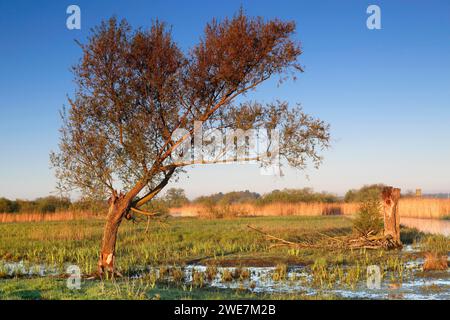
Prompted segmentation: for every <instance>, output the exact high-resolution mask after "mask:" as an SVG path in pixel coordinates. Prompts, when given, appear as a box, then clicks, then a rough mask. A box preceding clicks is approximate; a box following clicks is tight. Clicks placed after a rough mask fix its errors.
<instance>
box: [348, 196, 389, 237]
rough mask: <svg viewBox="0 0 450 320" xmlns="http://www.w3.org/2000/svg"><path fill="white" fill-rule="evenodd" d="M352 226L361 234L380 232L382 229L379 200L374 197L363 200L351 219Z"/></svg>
mask: <svg viewBox="0 0 450 320" xmlns="http://www.w3.org/2000/svg"><path fill="white" fill-rule="evenodd" d="M353 227H354V229H355V230H356V231H357V232H358V233H359V234H361V235H362V236H366V235H368V234H369V233H371V234H378V233H380V232H381V231H382V230H383V219H382V218H381V206H380V202H379V201H378V200H376V199H370V200H367V201H364V202H363V203H362V204H361V207H360V208H359V212H358V214H357V215H356V218H355V220H354V221H353Z"/></svg>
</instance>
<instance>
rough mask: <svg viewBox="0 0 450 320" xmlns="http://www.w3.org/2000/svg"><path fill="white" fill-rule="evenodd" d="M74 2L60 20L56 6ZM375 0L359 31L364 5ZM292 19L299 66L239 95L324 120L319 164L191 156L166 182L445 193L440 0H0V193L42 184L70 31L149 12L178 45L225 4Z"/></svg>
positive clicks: (448, 175)
mask: <svg viewBox="0 0 450 320" xmlns="http://www.w3.org/2000/svg"><path fill="white" fill-rule="evenodd" d="M70 4H76V5H78V6H80V8H81V19H82V22H81V23H82V25H81V30H68V29H67V28H66V26H65V23H66V18H67V16H68V15H67V14H66V8H67V7H68V6H69V5H70ZM370 4H377V5H379V6H380V8H381V24H382V29H381V30H368V29H367V28H366V19H367V17H368V14H367V13H366V8H367V7H368V5H370ZM241 5H242V6H243V7H244V9H245V11H246V12H247V13H248V14H249V15H260V16H263V17H266V18H273V17H278V18H281V19H286V20H294V21H296V23H297V34H296V37H297V38H298V39H299V40H300V41H301V42H302V47H303V50H304V54H303V55H302V56H301V59H300V61H301V63H302V64H303V65H304V66H305V71H306V72H305V73H304V74H302V75H300V77H299V79H298V80H297V81H296V82H289V83H285V84H284V85H282V86H281V87H279V88H277V86H276V84H275V83H274V82H269V83H266V84H264V85H263V86H262V87H261V88H260V89H259V90H258V91H256V92H255V93H253V94H252V95H251V96H249V98H251V99H259V100H262V101H267V102H270V101H273V100H275V99H282V100H288V101H290V102H292V103H296V102H300V103H301V104H302V105H303V107H304V109H305V110H306V111H307V112H308V113H311V114H313V115H315V116H318V117H320V118H322V119H323V120H325V121H327V122H329V123H330V124H331V133H332V138H333V142H332V148H331V149H330V150H328V151H326V152H325V153H324V156H325V161H324V163H323V165H322V167H321V168H320V169H319V170H314V169H310V170H307V171H306V172H297V171H293V170H289V169H286V170H285V173H286V175H285V176H284V177H282V178H276V177H268V176H262V175H260V174H259V169H258V168H257V167H256V166H253V165H222V166H220V165H219V166H217V165H216V166H198V167H195V168H192V169H189V170H188V174H187V175H185V176H183V177H181V179H180V180H179V181H178V182H176V183H173V185H176V186H180V187H183V188H185V189H186V191H187V193H188V195H189V196H191V197H193V196H197V195H200V194H207V193H212V192H218V191H230V190H244V189H250V190H254V191H258V192H267V191H270V190H272V189H275V188H284V187H290V188H300V187H306V186H308V187H313V188H314V189H316V190H318V191H322V190H327V191H331V192H335V193H338V194H343V193H344V192H345V191H346V190H348V189H349V188H356V187H359V186H361V185H363V184H368V183H378V182H384V183H387V184H392V185H396V186H399V187H401V188H402V189H403V190H407V189H415V188H416V187H421V188H423V190H424V192H450V167H449V165H450V148H449V146H450V144H449V140H450V76H449V75H450V59H449V58H450V2H448V1H359V0H358V1H356V0H354V1H287V0H284V1H283V0H280V1H256V0H253V1H251V0H248V1H235V0H230V1H189V2H187V1H80V0H72V1H50V0H49V1H33V2H31V1H22V0H19V1H2V2H1V3H0V57H1V59H0V71H1V72H0V152H1V154H0V196H6V197H9V198H13V199H14V198H34V197H38V196H45V195H48V194H49V193H51V192H52V191H54V186H55V180H54V177H53V173H52V171H51V170H50V168H49V156H48V155H49V152H50V151H51V150H55V149H56V147H57V142H58V128H59V127H60V119H59V115H58V112H59V110H60V109H61V107H62V106H63V105H64V104H65V103H66V100H67V99H66V97H67V95H71V94H72V93H73V90H74V86H73V83H72V75H71V73H70V72H69V68H70V66H71V65H73V64H74V63H76V62H77V60H78V59H79V58H80V49H79V48H78V46H77V45H76V44H75V42H74V39H78V40H80V41H83V40H84V39H85V38H86V37H87V36H88V35H89V29H90V28H91V27H93V26H95V25H97V24H98V23H99V22H100V21H101V20H102V19H107V18H109V17H110V16H111V15H117V16H118V17H119V18H126V19H127V20H128V21H129V22H130V23H131V24H132V25H133V26H135V27H138V26H148V25H149V24H150V22H151V20H152V19H155V18H159V19H160V20H164V21H166V22H168V23H169V24H171V25H172V26H173V35H174V38H175V39H176V41H177V42H178V43H179V45H180V46H181V47H182V48H183V49H184V50H188V49H189V48H190V47H191V46H192V45H194V44H195V43H196V42H197V41H198V39H199V37H200V36H201V34H202V31H203V28H204V25H205V23H206V22H208V21H209V20H210V19H211V18H213V17H217V18H221V17H224V16H230V15H232V14H233V13H235V12H236V11H237V10H238V9H239V7H240V6H241Z"/></svg>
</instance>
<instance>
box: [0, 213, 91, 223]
mask: <svg viewBox="0 0 450 320" xmlns="http://www.w3.org/2000/svg"><path fill="white" fill-rule="evenodd" d="M95 217H98V215H95V214H93V213H92V212H87V211H80V212H78V211H60V212H54V213H36V212H34V213H0V223H8V222H41V221H69V220H82V219H91V218H95Z"/></svg>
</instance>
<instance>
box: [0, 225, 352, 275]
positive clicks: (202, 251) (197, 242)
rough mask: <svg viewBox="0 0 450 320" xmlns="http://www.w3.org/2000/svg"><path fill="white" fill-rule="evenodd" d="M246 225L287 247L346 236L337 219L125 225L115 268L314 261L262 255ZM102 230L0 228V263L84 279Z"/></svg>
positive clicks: (263, 245) (260, 243)
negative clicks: (321, 236)
mask: <svg viewBox="0 0 450 320" xmlns="http://www.w3.org/2000/svg"><path fill="white" fill-rule="evenodd" d="M247 224H251V225H253V226H255V227H257V228H261V229H263V230H265V231H267V232H270V233H273V234H276V235H278V236H280V237H285V238H288V239H291V240H293V241H295V240H299V239H305V238H314V237H315V233H314V232H315V231H320V232H325V233H329V234H345V233H349V232H351V221H349V220H348V219H347V218H343V217H269V218H242V219H231V220H199V219H171V220H169V223H168V225H167V226H163V225H160V224H157V223H155V224H153V225H152V226H151V227H150V229H149V232H148V233H145V224H133V223H129V222H125V223H124V224H123V225H122V226H121V228H120V231H119V240H118V243H117V261H116V264H117V267H118V269H119V270H120V271H122V272H125V273H126V272H133V271H134V270H135V269H136V268H137V267H140V266H145V265H153V266H158V265H162V264H177V265H183V264H188V263H191V262H201V261H204V262H205V261H210V260H214V261H224V263H226V261H228V260H230V259H231V260H236V259H239V260H242V261H243V263H244V264H245V261H246V260H247V261H248V263H253V262H254V260H255V259H257V260H259V261H260V263H262V264H264V263H266V262H267V263H269V264H273V265H276V264H277V263H280V262H283V261H284V262H288V263H290V264H293V263H298V264H302V263H308V262H311V261H312V260H314V257H310V256H311V253H312V252H310V251H308V250H305V252H302V254H301V255H290V254H287V253H288V249H287V248H281V249H277V250H268V246H269V243H268V242H266V241H264V240H263V238H262V237H261V236H260V235H259V234H257V233H256V232H254V231H251V230H250V229H248V228H247ZM102 229H103V221H101V220H92V221H69V222H67V221H66V222H44V223H42V222H41V223H7V224H0V259H3V260H8V261H21V260H24V261H26V262H29V263H37V264H47V265H52V266H53V265H57V266H63V265H64V264H65V263H73V264H77V265H78V266H80V268H81V269H82V272H83V273H88V274H90V273H92V272H95V271H96V269H95V268H96V262H97V258H98V253H99V246H100V241H101V236H102V231H103V230H102ZM273 259H275V260H273ZM311 259H312V260H311Z"/></svg>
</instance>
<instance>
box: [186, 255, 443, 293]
mask: <svg viewBox="0 0 450 320" xmlns="http://www.w3.org/2000/svg"><path fill="white" fill-rule="evenodd" d="M418 265H419V263H418V262H415V263H412V264H410V265H409V268H411V269H413V271H412V273H411V274H410V275H409V276H407V277H406V276H405V277H403V279H402V280H401V281H398V279H395V278H393V277H391V276H390V274H387V275H386V276H385V277H384V278H383V280H382V281H381V283H380V287H379V288H378V289H370V288H369V287H368V286H367V283H366V279H363V280H361V281H359V282H358V283H357V285H356V286H355V287H352V288H351V287H347V286H342V285H339V286H335V287H333V288H323V287H322V288H316V287H315V286H314V285H313V284H312V275H311V274H310V273H309V269H308V268H305V267H290V268H289V270H288V272H287V276H286V280H282V281H274V280H273V279H272V275H273V273H274V271H275V268H274V267H249V268H247V269H248V270H249V271H250V278H249V279H246V280H233V281H228V282H224V281H222V280H221V276H220V274H221V273H223V271H224V270H225V269H228V271H230V272H233V271H234V270H235V268H233V267H227V268H217V269H218V273H219V274H218V275H217V276H216V278H215V279H213V280H212V281H211V282H210V283H209V284H208V285H209V286H211V287H215V288H222V289H248V290H251V291H253V292H255V293H266V294H276V293H280V294H289V293H291V294H299V293H302V294H305V295H315V294H322V295H323V294H326V295H327V294H328V295H332V296H338V297H341V298H347V299H412V300H450V272H449V271H448V270H447V271H439V272H428V273H427V275H426V276H425V277H424V276H423V274H422V275H421V276H420V277H419V276H417V273H418V272H421V269H420V267H418ZM407 267H408V266H407ZM193 270H196V271H198V272H204V271H206V267H205V266H188V267H186V269H185V272H186V278H185V279H186V282H188V283H189V282H192V272H193ZM394 279H395V280H394Z"/></svg>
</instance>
